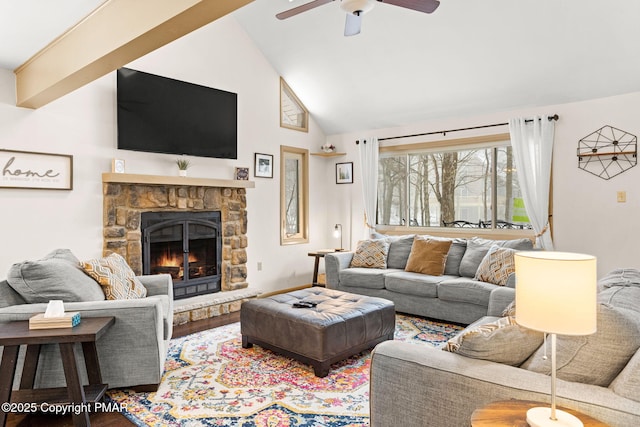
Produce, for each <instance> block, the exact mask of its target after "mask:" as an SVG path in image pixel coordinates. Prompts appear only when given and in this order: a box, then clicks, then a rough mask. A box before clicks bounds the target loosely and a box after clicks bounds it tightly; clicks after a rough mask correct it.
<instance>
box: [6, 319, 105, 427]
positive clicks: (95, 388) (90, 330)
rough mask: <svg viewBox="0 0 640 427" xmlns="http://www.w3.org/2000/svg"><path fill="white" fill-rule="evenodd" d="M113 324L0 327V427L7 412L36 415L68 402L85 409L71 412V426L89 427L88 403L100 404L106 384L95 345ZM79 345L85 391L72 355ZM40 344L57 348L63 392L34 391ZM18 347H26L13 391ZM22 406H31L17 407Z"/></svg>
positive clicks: (12, 324) (86, 322) (24, 323)
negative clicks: (44, 407)
mask: <svg viewBox="0 0 640 427" xmlns="http://www.w3.org/2000/svg"><path fill="white" fill-rule="evenodd" d="M114 323H115V317H93V318H82V320H81V322H80V324H79V325H77V326H74V327H73V328H56V329H29V321H28V320H24V321H19V322H9V323H3V324H0V346H4V350H3V352H2V362H0V404H2V405H3V408H2V409H3V410H0V426H4V425H5V424H6V421H7V416H8V414H9V412H15V411H14V406H15V408H16V409H19V408H20V407H22V408H27V409H28V412H35V411H36V410H37V408H40V407H41V406H39V405H41V404H42V405H44V404H45V403H46V404H48V405H58V404H60V405H61V404H64V403H69V402H71V403H72V404H73V405H74V408H76V407H77V408H81V409H84V410H79V411H75V412H73V424H74V426H88V425H90V423H89V413H88V411H87V408H88V402H98V401H100V399H102V396H103V395H104V392H105V391H106V390H107V384H102V374H101V373H100V364H99V362H98V353H97V352H96V341H97V340H98V339H99V338H100V337H101V336H102V335H104V333H105V332H106V331H107V330H108V329H109V327H110V326H111V325H113V324H114ZM78 342H79V343H82V352H83V354H84V360H85V365H86V367H87V377H88V379H89V385H87V386H84V387H83V386H82V385H81V382H80V376H79V374H78V367H77V365H76V358H75V351H74V344H75V343H78ZM42 344H58V345H59V346H60V355H61V357H62V366H63V368H64V374H65V379H66V382H67V387H66V388H65V387H59V388H46V389H40V388H39V389H33V385H34V380H35V376H36V369H37V367H38V357H39V356H40V346H41V345H42ZM21 345H26V346H27V351H26V355H25V360H24V366H23V368H22V379H21V380H20V390H14V391H12V388H13V377H14V376H15V372H16V365H17V362H18V351H19V349H20V346H21ZM22 402H30V403H33V405H26V406H25V405H17V404H18V403H22ZM12 404H16V405H12ZM5 409H9V410H5Z"/></svg>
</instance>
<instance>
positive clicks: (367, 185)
mask: <svg viewBox="0 0 640 427" xmlns="http://www.w3.org/2000/svg"><path fill="white" fill-rule="evenodd" d="M378 145H379V144H378V138H367V139H365V140H363V141H360V143H358V151H359V152H360V164H361V165H362V167H361V168H360V171H361V180H360V182H362V194H363V198H364V219H365V224H366V226H367V230H366V237H367V238H368V237H369V236H370V235H371V233H373V232H374V231H375V227H376V203H377V197H378Z"/></svg>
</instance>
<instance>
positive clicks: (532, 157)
mask: <svg viewBox="0 0 640 427" xmlns="http://www.w3.org/2000/svg"><path fill="white" fill-rule="evenodd" d="M554 130H555V121H554V120H549V119H548V118H547V116H544V117H538V116H536V117H533V118H529V119H524V118H516V119H511V120H509V133H510V134H511V146H512V147H513V157H514V159H515V162H516V168H517V171H518V181H519V183H520V188H521V189H522V197H523V199H524V206H525V208H526V211H527V216H528V217H529V221H530V222H531V225H532V226H533V229H534V231H535V232H536V247H538V248H542V249H546V250H553V241H552V239H551V232H550V230H549V185H550V182H551V157H552V154H553V136H554Z"/></svg>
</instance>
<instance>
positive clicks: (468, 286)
mask: <svg viewBox="0 0 640 427" xmlns="http://www.w3.org/2000/svg"><path fill="white" fill-rule="evenodd" d="M497 287H498V286H496V285H493V284H491V283H486V282H481V281H479V280H474V279H468V278H466V277H457V278H455V279H446V280H443V281H442V282H440V283H439V284H438V298H439V299H441V300H443V301H453V302H464V303H468V304H476V305H481V306H484V307H487V306H488V305H489V298H490V297H491V291H493V290H494V289H496V288H497Z"/></svg>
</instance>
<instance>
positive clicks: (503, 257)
mask: <svg viewBox="0 0 640 427" xmlns="http://www.w3.org/2000/svg"><path fill="white" fill-rule="evenodd" d="M515 253H516V250H515V249H510V248H501V247H499V246H491V248H489V252H487V254H486V255H485V256H484V258H483V259H482V262H481V263H480V266H478V271H477V272H476V276H475V279H476V280H480V281H483V282H488V283H493V284H494V285H498V286H504V285H506V284H507V281H508V280H509V276H510V275H511V273H514V272H515V271H516V265H515V259H514V257H513V254H515Z"/></svg>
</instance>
